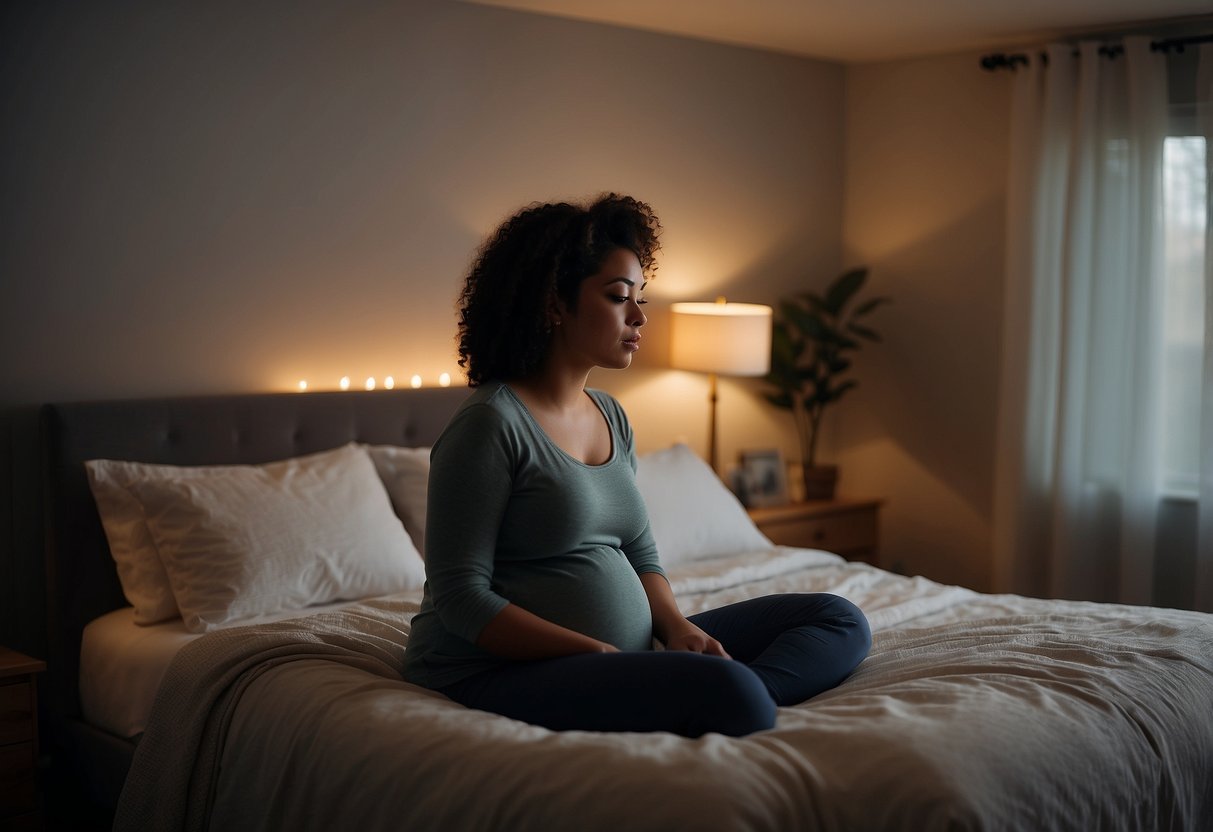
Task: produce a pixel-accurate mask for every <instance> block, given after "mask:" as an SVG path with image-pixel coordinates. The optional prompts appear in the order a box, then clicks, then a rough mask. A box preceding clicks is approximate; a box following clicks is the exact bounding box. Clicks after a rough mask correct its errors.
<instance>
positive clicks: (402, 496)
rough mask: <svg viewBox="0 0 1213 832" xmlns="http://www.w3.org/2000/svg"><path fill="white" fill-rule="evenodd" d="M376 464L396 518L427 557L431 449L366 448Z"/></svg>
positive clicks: (383, 446) (384, 446)
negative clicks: (426, 537) (427, 504)
mask: <svg viewBox="0 0 1213 832" xmlns="http://www.w3.org/2000/svg"><path fill="white" fill-rule="evenodd" d="M364 447H365V448H366V449H367V452H368V453H370V455H371V461H372V462H374V463H375V470H376V471H378V472H379V479H381V480H383V486H384V488H386V489H387V494H388V496H389V497H390V498H391V499H392V508H394V509H396V516H397V517H399V518H400V519H401V521H402V522H403V523H404V530H405V531H406V532H408V533H409V537H411V538H412V539H413V543H414V545H416V547H417V551H418V552H420V553H421V556H422V557H425V508H426V501H427V497H428V493H429V483H430V449H429V448H402V447H400V446H398V445H366V446H364Z"/></svg>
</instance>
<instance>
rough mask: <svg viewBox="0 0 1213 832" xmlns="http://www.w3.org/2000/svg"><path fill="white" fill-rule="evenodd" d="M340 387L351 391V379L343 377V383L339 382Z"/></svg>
mask: <svg viewBox="0 0 1213 832" xmlns="http://www.w3.org/2000/svg"><path fill="white" fill-rule="evenodd" d="M338 385H339V386H340V387H341V389H342V390H349V389H350V377H349V376H342V377H341V381H340V382H338Z"/></svg>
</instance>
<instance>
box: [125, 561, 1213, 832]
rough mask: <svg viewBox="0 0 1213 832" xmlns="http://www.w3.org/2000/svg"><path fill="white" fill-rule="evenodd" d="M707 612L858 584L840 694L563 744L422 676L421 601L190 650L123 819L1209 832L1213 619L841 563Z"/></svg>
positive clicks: (136, 773)
mask: <svg viewBox="0 0 1213 832" xmlns="http://www.w3.org/2000/svg"><path fill="white" fill-rule="evenodd" d="M671 579H672V583H673V584H674V587H675V590H676V594H677V595H678V596H679V598H680V601H681V603H682V605H683V607H684V609H685V611H687V612H694V611H696V610H698V609H706V608H709V607H714V606H718V605H720V604H722V603H729V602H731V601H733V600H741V599H742V598H745V597H755V596H758V595H764V594H768V593H770V592H784V591H833V592H837V593H838V594H841V595H844V596H846V597H848V598H850V599H851V600H852V601H854V602H856V603H857V604H859V605H860V607H861V608H863V609H864V610H865V611H866V612H867V613H868V615H869V619H870V621H871V622H872V625H873V631H874V639H873V648H872V652H871V654H870V656H869V658H868V659H867V660H866V661H865V662H864V663H863V664H862V665H861V666H860V667H859V668H858V670H857V671H856V672H855V673H854V674H853V675H852V676H851V677H850V678H849V679H848V680H847V681H846V682H844V683H843V684H842V685H841V686H840V687H838V688H837V689H835V690H832V691H828V692H826V693H824V694H822V695H820V696H818V697H815V698H814V699H813V700H811V701H809V702H806V703H802V704H801V705H798V706H795V707H791V708H781V709H780V711H779V717H778V722H777V724H776V727H775V728H774V729H773V730H771V731H765V732H760V733H758V734H754V735H751V736H750V737H745V738H728V737H722V736H719V735H707V736H705V737H701V738H699V739H695V740H691V739H686V738H682V737H677V736H674V735H670V734H626V733H617V734H601V733H592V732H577V731H569V732H552V731H548V730H546V729H543V728H538V727H535V726H530V725H525V724H522V723H518V722H514V721H512V720H508V719H505V718H503V717H498V716H495V715H492V714H487V713H482V712H477V711H471V710H468V709H466V708H463V707H461V706H459V705H456V704H455V703H452V702H450V701H449V700H447V699H445V698H444V697H442V696H440V695H437V694H435V693H432V692H429V691H425V690H422V689H420V688H417V687H414V686H411V685H408V684H406V683H404V682H402V681H400V677H399V672H400V667H401V662H402V659H403V649H402V643H403V642H404V641H405V640H406V639H407V631H408V620H409V619H410V618H411V615H412V614H414V613H415V612H416V610H417V605H416V603H415V601H414V600H410V599H406V598H399V597H393V598H384V599H376V600H373V601H370V602H366V603H363V604H358V605H354V606H351V607H348V608H346V609H344V610H340V611H337V612H334V613H328V614H324V615H318V616H312V617H311V618H310V619H309V620H308V621H307V622H306V623H301V622H291V621H286V622H279V623H277V624H270V625H265V626H263V627H257V628H246V629H245V630H244V631H243V632H241V631H227V632H220V633H214V634H211V635H208V636H207V637H206V638H204V639H199V640H198V641H196V642H193V643H192V644H191V645H189V646H188V647H186V648H184V649H183V650H182V651H181V653H180V654H179V658H178V659H177V660H176V661H175V662H174V663H173V666H172V668H171V670H170V672H169V674H168V675H167V676H166V678H165V683H164V686H163V688H162V691H161V694H160V696H159V698H158V699H157V701H156V705H155V708H154V712H153V715H152V719H151V721H150V722H149V726H148V731H147V733H146V734H145V736H144V738H143V740H142V742H141V743H140V745H139V748H138V750H137V752H136V758H135V763H134V766H133V768H132V771H131V776H130V777H129V778H128V781H127V787H126V790H125V791H124V793H123V796H122V800H121V802H120V805H119V810H118V815H117V819H116V821H117V822H116V827H115V828H116V829H119V830H121V829H136V828H139V829H161V828H164V829H170V828H172V829H176V828H191V829H201V828H206V827H207V826H208V825H209V826H210V827H211V828H222V829H237V830H238V829H271V828H292V829H329V828H359V829H362V830H364V832H370V831H371V830H378V829H397V828H411V827H416V828H442V829H453V830H458V829H511V830H528V829H537V830H548V829H560V828H576V829H584V830H598V829H602V830H608V829H609V830H616V829H621V828H625V829H630V830H673V829H702V830H716V829H719V830H772V831H774V830H788V829H806V830H810V829H829V830H833V829H838V830H843V829H907V830H910V829H913V830H922V829H934V828H967V829H1024V828H1031V829H1074V830H1089V829H1095V828H1152V829H1193V830H1195V829H1202V828H1207V823H1208V821H1209V820H1210V818H1211V817H1213V720H1210V719H1209V714H1210V713H1213V616H1209V615H1205V614H1201V613H1192V612H1183V611H1176V610H1161V609H1154V608H1136V607H1124V606H1114V605H1101V604H1084V603H1075V602H1059V601H1041V600H1034V599H1027V598H1020V597H1016V596H987V595H979V594H977V593H973V592H970V591H967V590H963V589H958V588H955V587H947V586H942V585H939V584H934V583H932V582H930V581H927V580H924V579H922V578H904V577H901V576H896V575H892V574H890V573H887V572H882V571H880V570H878V569H874V568H872V567H868V566H865V565H862V564H847V563H844V562H842V561H841V560H840V559H838V558H836V557H833V556H829V555H825V554H822V553H816V552H806V551H801V550H782V549H781V550H776V551H775V552H771V553H767V554H765V555H754V556H748V557H739V558H735V559H731V558H726V559H721V560H718V561H715V562H713V563H710V564H709V563H701V564H692V565H689V568H686V569H680V570H672V573H671Z"/></svg>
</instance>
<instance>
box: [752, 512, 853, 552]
mask: <svg viewBox="0 0 1213 832" xmlns="http://www.w3.org/2000/svg"><path fill="white" fill-rule="evenodd" d="M762 531H763V533H764V534H766V536H767V537H769V538H771V541H772V542H774V543H778V544H780V545H782V546H800V547H802V548H805V549H825V550H826V551H829V552H839V553H845V552H847V551H849V550H852V549H867V548H869V547H873V546H875V545H876V511H875V510H874V509H873V510H870V511H853V512H848V513H846V514H835V515H830V516H825V517H806V518H800V519H796V518H788V519H784V520H773V521H769V522H767V523H764V524H763V526H762Z"/></svg>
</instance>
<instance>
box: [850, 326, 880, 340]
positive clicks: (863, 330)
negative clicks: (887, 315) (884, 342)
mask: <svg viewBox="0 0 1213 832" xmlns="http://www.w3.org/2000/svg"><path fill="white" fill-rule="evenodd" d="M847 329H848V330H850V331H851V332H853V333H855V334H856V335H858V336H859V337H860V338H866V339H868V340H869V341H875V342H876V343H878V344H879V343H880V336H879V335H878V334H877V333H876V332H875V330H871V329H868V328H867V327H866V326H861V325H859V324H857V323H854V322H852V323H849V324H847Z"/></svg>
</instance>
